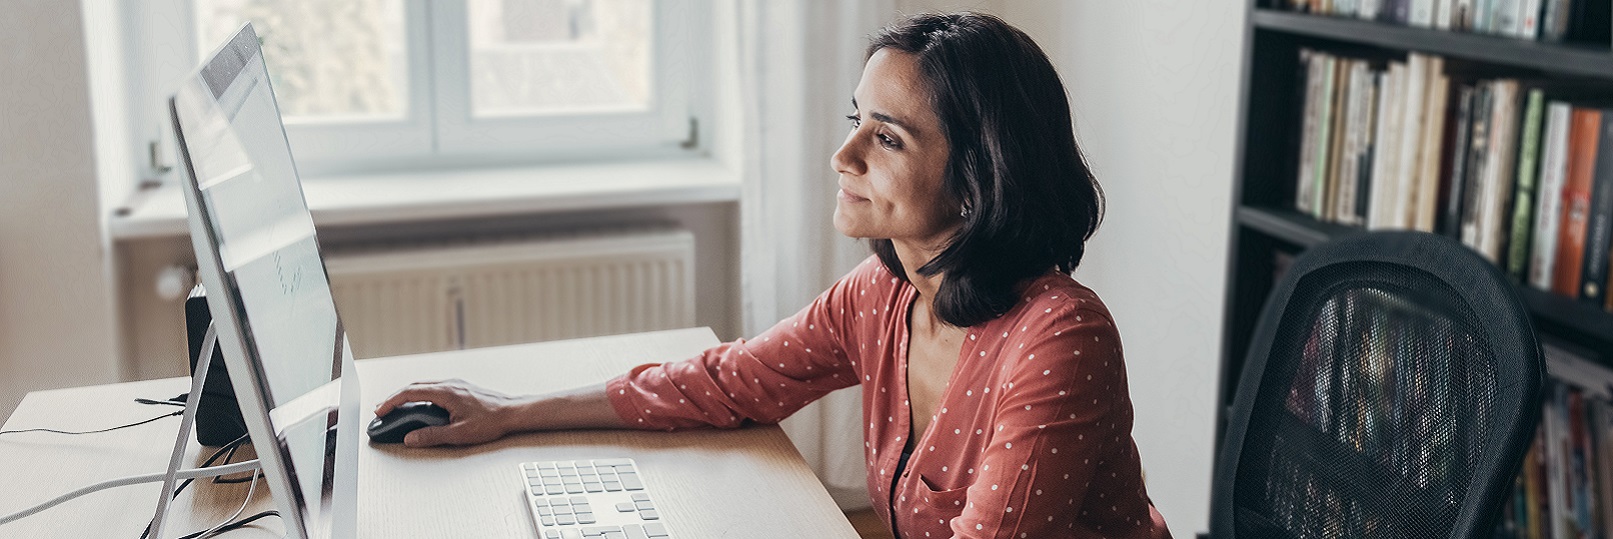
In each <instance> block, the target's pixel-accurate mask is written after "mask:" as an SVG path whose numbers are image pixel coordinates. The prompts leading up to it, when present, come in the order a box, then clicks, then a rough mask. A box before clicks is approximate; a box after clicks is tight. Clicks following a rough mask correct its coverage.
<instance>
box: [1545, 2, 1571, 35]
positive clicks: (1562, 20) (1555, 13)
mask: <svg viewBox="0 0 1613 539" xmlns="http://www.w3.org/2000/svg"><path fill="white" fill-rule="evenodd" d="M1573 1H1574V0H1547V2H1546V15H1545V16H1544V17H1543V18H1542V19H1541V21H1540V22H1541V27H1540V40H1541V41H1545V42H1547V43H1562V42H1563V40H1564V39H1566V38H1567V37H1568V15H1569V11H1570V10H1571V9H1573Z"/></svg>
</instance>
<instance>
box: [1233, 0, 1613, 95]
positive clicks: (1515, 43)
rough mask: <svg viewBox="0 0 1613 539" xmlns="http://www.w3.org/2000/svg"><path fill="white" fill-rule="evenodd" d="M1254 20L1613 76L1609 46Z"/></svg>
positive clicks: (1277, 27)
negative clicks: (1599, 47) (1596, 46)
mask: <svg viewBox="0 0 1613 539" xmlns="http://www.w3.org/2000/svg"><path fill="white" fill-rule="evenodd" d="M1251 20H1252V22H1253V24H1254V27H1255V28H1256V29H1260V30H1268V31H1273V32H1283V33H1288V34H1296V35H1303V36H1312V37H1320V38H1326V39H1333V40H1339V41H1348V42H1352V43H1364V44H1370V45H1375V46H1378V47H1383V48H1388V49H1405V50H1412V51H1417V52H1424V53H1430V54H1439V55H1443V56H1448V57H1452V58H1465V59H1468V60H1475V61H1479V62H1485V63H1490V64H1497V65H1504V66H1512V67H1520V68H1527V69H1538V70H1544V71H1547V72H1552V73H1557V74H1562V75H1577V76H1586V77H1596V78H1613V52H1609V50H1608V49H1606V48H1601V49H1597V48H1593V47H1588V46H1575V45H1561V44H1554V43H1542V42H1538V41H1525V40H1521V39H1514V38H1509V37H1501V36H1492V35H1485V34H1471V33H1466V32H1451V31H1445V30H1433V29H1428V28H1413V27H1407V26H1397V25H1392V24H1386V23H1381V22H1374V21H1368V20H1362V19H1351V18H1347V17H1332V16H1323V15H1307V14H1302V13H1291V12H1285V11H1277V10H1270V9H1256V10H1254V12H1253V13H1252V14H1251Z"/></svg>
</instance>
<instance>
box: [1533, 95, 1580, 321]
mask: <svg viewBox="0 0 1613 539" xmlns="http://www.w3.org/2000/svg"><path fill="white" fill-rule="evenodd" d="M1573 112H1574V108H1573V107H1572V106H1569V105H1568V104H1567V103H1563V102H1561V101H1553V102H1552V103H1551V105H1550V106H1549V107H1547V113H1546V128H1545V138H1546V143H1545V148H1544V149H1543V150H1542V151H1541V157H1540V189H1539V193H1538V196H1537V197H1536V198H1537V199H1538V202H1537V205H1536V208H1535V230H1534V237H1535V239H1534V245H1533V246H1532V248H1531V249H1530V251H1531V253H1530V258H1531V260H1530V262H1529V286H1532V287H1534V288H1535V289H1536V290H1542V291H1548V292H1549V291H1551V277H1552V271H1553V267H1554V263H1555V262H1556V261H1557V232H1558V230H1559V229H1561V228H1562V227H1561V225H1560V223H1562V207H1563V179H1564V177H1565V176H1567V175H1568V131H1569V127H1570V126H1571V125H1572V123H1571V122H1570V120H1571V118H1572V115H1573Z"/></svg>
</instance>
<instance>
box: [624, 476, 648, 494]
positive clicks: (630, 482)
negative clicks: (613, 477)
mask: <svg viewBox="0 0 1613 539" xmlns="http://www.w3.org/2000/svg"><path fill="white" fill-rule="evenodd" d="M622 488H625V489H627V490H644V483H643V482H641V481H639V480H638V474H622Z"/></svg>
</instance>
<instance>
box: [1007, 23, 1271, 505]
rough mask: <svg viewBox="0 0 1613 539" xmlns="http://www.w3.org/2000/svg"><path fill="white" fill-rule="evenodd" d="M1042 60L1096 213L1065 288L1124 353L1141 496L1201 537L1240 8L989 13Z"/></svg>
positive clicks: (1228, 203) (1210, 462)
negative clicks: (1093, 186) (1096, 186)
mask: <svg viewBox="0 0 1613 539" xmlns="http://www.w3.org/2000/svg"><path fill="white" fill-rule="evenodd" d="M1003 7H1004V12H1001V13H999V14H1000V15H1003V17H1004V18H1005V19H1007V20H1008V21H1009V22H1011V23H1013V24H1016V25H1018V26H1020V27H1021V28H1022V29H1024V30H1025V31H1026V33H1029V34H1030V35H1031V36H1032V37H1033V38H1034V39H1036V40H1037V42H1038V43H1040V44H1041V45H1042V47H1043V48H1044V49H1045V50H1047V51H1048V54H1049V55H1050V56H1052V57H1053V60H1054V63H1055V64H1056V65H1057V67H1058V70H1059V74H1060V75H1061V76H1062V77H1063V79H1064V84H1065V86H1066V87H1067V89H1068V90H1069V92H1070V98H1071V102H1072V104H1073V105H1074V115H1075V124H1076V134H1077V137H1078V140H1079V141H1080V144H1081V146H1082V149H1083V150H1084V151H1085V152H1086V155H1087V159H1088V160H1089V161H1090V163H1091V164H1092V165H1093V167H1094V169H1095V172H1096V174H1097V176H1098V181H1099V183H1100V184H1102V185H1103V188H1104V191H1105V194H1106V196H1107V198H1108V204H1109V207H1108V214H1107V216H1106V217H1105V219H1104V222H1103V226H1102V227H1101V228H1100V229H1099V230H1098V233H1097V235H1096V236H1094V237H1093V239H1092V241H1091V242H1090V243H1089V244H1088V249H1089V250H1088V252H1087V255H1086V258H1085V260H1084V261H1083V263H1082V265H1081V267H1080V269H1079V270H1078V271H1077V272H1076V276H1077V278H1079V279H1080V280H1081V281H1082V282H1083V283H1085V284H1086V285H1088V286H1090V287H1091V288H1092V289H1093V290H1096V291H1097V292H1098V294H1099V295H1100V296H1101V297H1102V298H1103V299H1104V302H1105V303H1106V304H1107V305H1108V306H1109V309H1110V311H1111V312H1112V313H1113V314H1114V316H1115V319H1116V323H1117V324H1118V325H1119V326H1120V332H1121V337H1122V339H1123V340H1124V343H1125V353H1126V363H1127V367H1128V374H1129V377H1130V383H1131V396H1132V401H1133V403H1134V405H1135V407H1136V410H1137V421H1136V427H1135V431H1134V435H1135V437H1136V439H1137V444H1138V446H1139V448H1140V450H1141V452H1142V457H1143V466H1144V469H1145V471H1146V473H1147V474H1148V493H1149V495H1150V496H1151V497H1152V498H1153V499H1154V502H1155V504H1156V505H1157V506H1158V507H1159V510H1160V512H1161V513H1163V514H1164V515H1165V518H1166V520H1167V521H1168V522H1169V523H1170V526H1171V531H1172V532H1173V534H1174V535H1175V536H1176V537H1192V534H1194V533H1197V532H1200V531H1205V530H1207V529H1208V522H1209V521H1208V511H1209V490H1210V488H1209V485H1210V471H1211V468H1212V466H1213V463H1214V455H1212V453H1211V451H1212V447H1213V446H1214V435H1215V430H1214V421H1215V407H1216V400H1215V399H1216V396H1215V392H1216V379H1217V376H1218V375H1219V365H1220V341H1221V338H1220V337H1221V322H1222V303H1223V298H1222V295H1223V290H1224V286H1225V282H1226V278H1225V274H1226V255H1227V252H1226V248H1227V233H1228V230H1229V226H1228V223H1229V219H1230V208H1231V194H1232V160H1233V159H1232V158H1233V153H1234V149H1235V146H1234V138H1235V130H1236V122H1235V120H1236V118H1235V114H1236V110H1237V90H1238V71H1239V66H1240V62H1241V59H1240V55H1241V54H1242V39H1243V12H1244V7H1245V2H1244V1H1243V0H1196V1H1193V2H1181V1H1168V0H1133V1H1128V2H1064V1H1061V0H1023V1H1011V2H1005V3H1004V6H1003Z"/></svg>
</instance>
